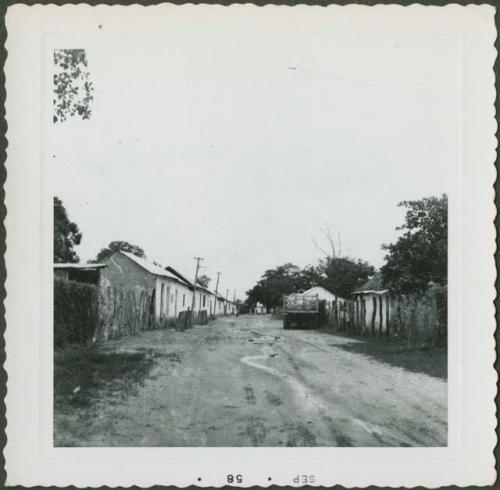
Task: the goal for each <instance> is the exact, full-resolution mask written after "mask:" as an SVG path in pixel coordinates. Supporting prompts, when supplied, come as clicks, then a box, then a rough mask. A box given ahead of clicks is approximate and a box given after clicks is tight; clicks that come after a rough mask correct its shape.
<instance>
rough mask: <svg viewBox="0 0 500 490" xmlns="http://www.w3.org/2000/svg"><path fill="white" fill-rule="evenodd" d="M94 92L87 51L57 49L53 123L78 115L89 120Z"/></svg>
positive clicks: (55, 55) (55, 52)
mask: <svg viewBox="0 0 500 490" xmlns="http://www.w3.org/2000/svg"><path fill="white" fill-rule="evenodd" d="M93 92H94V87H93V85H92V82H91V81H90V75H89V71H88V68H87V55H86V52H85V50H84V49H55V50H54V101H53V103H54V116H53V121H54V122H55V123H56V122H63V121H65V120H66V119H68V118H69V117H72V116H75V115H77V116H80V117H81V118H82V119H89V118H90V115H91V107H90V106H91V102H92V100H93V98H94V95H93Z"/></svg>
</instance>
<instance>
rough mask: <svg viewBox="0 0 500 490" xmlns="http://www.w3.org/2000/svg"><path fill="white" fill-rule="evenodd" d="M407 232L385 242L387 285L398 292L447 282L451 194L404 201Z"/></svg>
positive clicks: (385, 275)
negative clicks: (395, 240) (449, 203)
mask: <svg viewBox="0 0 500 490" xmlns="http://www.w3.org/2000/svg"><path fill="white" fill-rule="evenodd" d="M399 206H404V207H405V208H406V217H405V223H404V224H403V225H402V226H400V227H398V228H397V229H398V230H402V231H403V232H404V233H403V235H402V236H401V237H400V238H399V239H398V241H397V242H396V243H393V244H389V245H383V249H384V250H386V251H387V255H386V257H385V258H386V261H387V262H386V264H385V265H384V266H383V267H382V268H381V273H382V279H383V282H384V285H386V286H387V287H389V288H390V289H391V290H392V291H394V292H395V293H399V294H409V293H419V294H423V293H424V292H425V291H426V290H427V288H428V286H429V284H430V283H434V284H438V285H446V284H447V274H448V269H447V264H448V260H447V258H448V197H447V196H446V195H445V194H443V195H442V196H441V197H426V198H424V199H421V200H418V201H403V202H401V203H400V204H399Z"/></svg>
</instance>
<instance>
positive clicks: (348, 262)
mask: <svg viewBox="0 0 500 490" xmlns="http://www.w3.org/2000/svg"><path fill="white" fill-rule="evenodd" d="M316 270H317V273H318V276H319V279H318V284H319V285H320V286H323V287H324V288H325V289H328V290H329V291H331V292H332V293H335V294H336V295H337V296H340V297H341V298H349V297H350V295H351V293H352V292H353V291H355V290H356V289H358V288H359V287H360V286H361V285H362V284H363V283H364V282H366V281H367V280H368V278H369V277H370V276H372V275H373V274H374V273H375V268H374V267H373V266H372V265H370V264H369V263H368V262H365V261H363V260H360V259H352V258H350V257H333V258H328V259H326V260H322V261H320V264H319V266H318V267H317V268H316Z"/></svg>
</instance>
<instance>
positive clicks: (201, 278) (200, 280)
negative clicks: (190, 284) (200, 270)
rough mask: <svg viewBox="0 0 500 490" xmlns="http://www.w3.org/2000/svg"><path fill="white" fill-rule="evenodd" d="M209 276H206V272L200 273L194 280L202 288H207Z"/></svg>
mask: <svg viewBox="0 0 500 490" xmlns="http://www.w3.org/2000/svg"><path fill="white" fill-rule="evenodd" d="M211 280H212V279H210V277H208V276H207V275H206V274H202V275H201V276H198V278H197V280H196V282H197V283H198V284H199V285H200V286H201V287H202V288H208V285H209V284H210V281H211Z"/></svg>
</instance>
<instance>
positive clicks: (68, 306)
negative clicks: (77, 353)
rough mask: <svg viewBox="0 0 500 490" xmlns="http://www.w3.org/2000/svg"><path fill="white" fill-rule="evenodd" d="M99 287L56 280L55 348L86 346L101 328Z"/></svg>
mask: <svg viewBox="0 0 500 490" xmlns="http://www.w3.org/2000/svg"><path fill="white" fill-rule="evenodd" d="M98 303H99V295H98V289H97V286H95V285H94V284H84V283H79V282H74V281H66V280H64V279H55V280H54V345H55V347H63V346H64V345H67V344H86V343H88V342H91V341H92V338H93V336H94V332H95V329H96V327H97V326H98V321H99V316H98Z"/></svg>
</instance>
